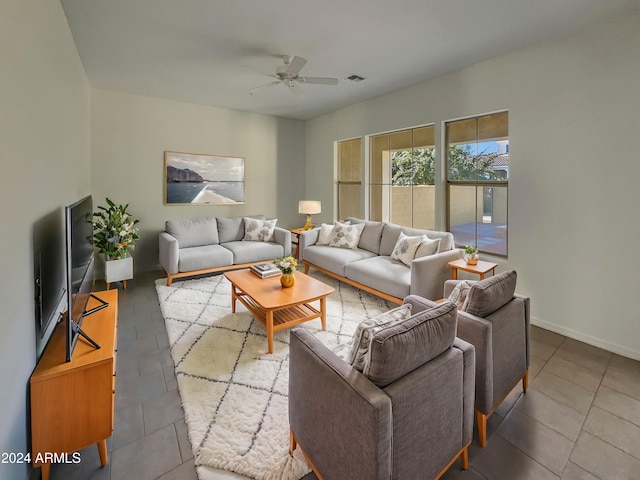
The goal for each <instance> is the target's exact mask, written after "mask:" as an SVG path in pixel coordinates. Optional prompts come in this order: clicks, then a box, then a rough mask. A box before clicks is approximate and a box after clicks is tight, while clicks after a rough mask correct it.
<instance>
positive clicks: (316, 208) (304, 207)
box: [298, 200, 322, 215]
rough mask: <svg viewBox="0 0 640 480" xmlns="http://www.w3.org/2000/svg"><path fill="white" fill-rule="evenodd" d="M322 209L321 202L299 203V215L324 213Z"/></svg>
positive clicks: (307, 201)
mask: <svg viewBox="0 0 640 480" xmlns="http://www.w3.org/2000/svg"><path fill="white" fill-rule="evenodd" d="M320 207H321V203H320V201H319V200H300V201H299V202H298V213H304V214H307V215H315V214H316V213H320V212H321V211H322V210H321V208H320Z"/></svg>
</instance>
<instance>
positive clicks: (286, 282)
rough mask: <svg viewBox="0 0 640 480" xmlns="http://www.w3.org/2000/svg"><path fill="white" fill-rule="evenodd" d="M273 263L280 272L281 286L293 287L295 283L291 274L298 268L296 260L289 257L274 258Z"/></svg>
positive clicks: (294, 278)
mask: <svg viewBox="0 0 640 480" xmlns="http://www.w3.org/2000/svg"><path fill="white" fill-rule="evenodd" d="M274 263H275V264H276V267H278V268H279V269H280V271H281V272H282V276H281V277H280V283H281V284H282V286H283V287H293V285H294V284H295V283H296V277H295V275H294V273H293V272H295V271H296V268H297V267H298V260H296V259H295V257H293V256H291V255H289V256H287V257H281V258H276V259H275V260H274Z"/></svg>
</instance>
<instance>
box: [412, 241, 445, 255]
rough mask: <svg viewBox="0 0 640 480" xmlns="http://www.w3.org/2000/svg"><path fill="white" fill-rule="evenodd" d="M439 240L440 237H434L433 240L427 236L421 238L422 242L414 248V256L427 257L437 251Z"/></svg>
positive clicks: (438, 249)
mask: <svg viewBox="0 0 640 480" xmlns="http://www.w3.org/2000/svg"><path fill="white" fill-rule="evenodd" d="M440 240H441V239H440V238H436V239H433V240H432V239H430V238H427V239H426V240H423V242H422V243H421V244H420V246H419V247H418V250H416V255H415V257H414V258H422V257H428V256H430V255H435V254H436V253H438V252H439V251H440Z"/></svg>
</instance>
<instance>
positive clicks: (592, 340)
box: [531, 317, 640, 360]
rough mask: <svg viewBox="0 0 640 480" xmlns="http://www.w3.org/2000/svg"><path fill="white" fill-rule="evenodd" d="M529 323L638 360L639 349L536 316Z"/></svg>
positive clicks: (639, 355) (639, 358)
mask: <svg viewBox="0 0 640 480" xmlns="http://www.w3.org/2000/svg"><path fill="white" fill-rule="evenodd" d="M531 325H535V326H536V327H540V328H544V329H545V330H549V331H551V332H555V333H559V334H560V335H564V336H565V337H569V338H571V339H573V340H578V341H579V342H584V343H587V344H589V345H593V346H594V347H598V348H602V349H603V350H607V351H608V352H612V353H616V354H618V355H622V356H623V357H627V358H631V359H633V360H640V350H634V349H632V348H628V347H625V346H623V345H618V344H616V343H612V342H608V341H606V340H602V339H601V338H597V337H593V336H591V335H587V334H585V333H582V332H578V331H577V330H573V329H571V328H566V327H563V326H561V325H557V324H555V323H551V322H547V321H545V320H542V319H540V318H537V317H531Z"/></svg>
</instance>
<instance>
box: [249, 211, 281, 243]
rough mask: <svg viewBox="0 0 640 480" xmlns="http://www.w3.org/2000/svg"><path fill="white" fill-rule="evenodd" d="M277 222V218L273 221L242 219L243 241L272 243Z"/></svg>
mask: <svg viewBox="0 0 640 480" xmlns="http://www.w3.org/2000/svg"><path fill="white" fill-rule="evenodd" d="M277 221H278V219H277V218H276V219H274V220H258V219H256V218H249V217H244V238H243V240H248V241H253V242H271V241H273V238H274V237H275V230H276V222H277Z"/></svg>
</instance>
